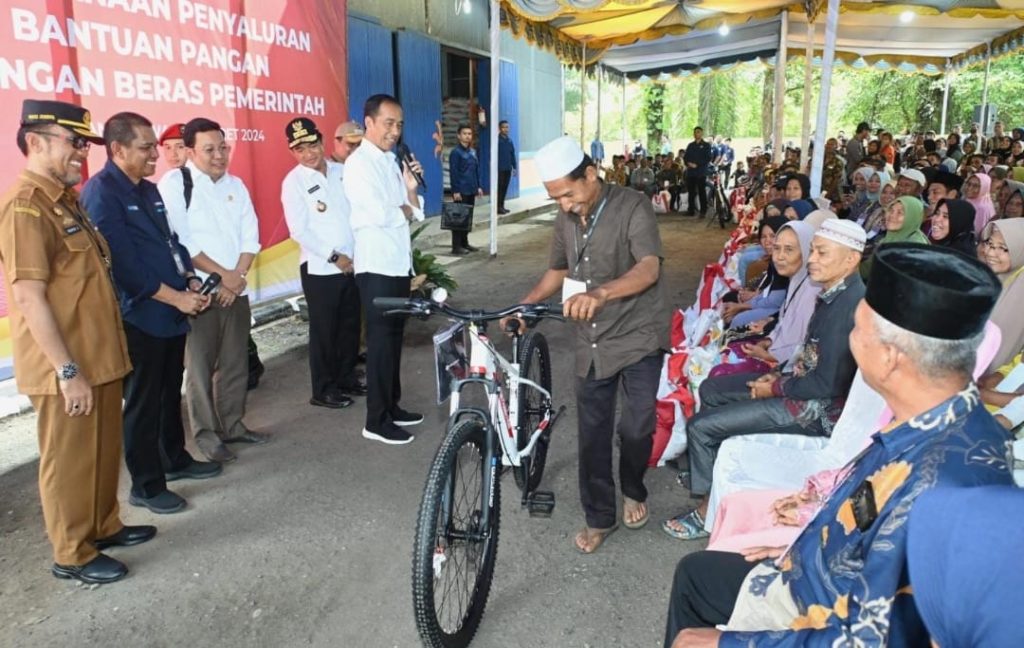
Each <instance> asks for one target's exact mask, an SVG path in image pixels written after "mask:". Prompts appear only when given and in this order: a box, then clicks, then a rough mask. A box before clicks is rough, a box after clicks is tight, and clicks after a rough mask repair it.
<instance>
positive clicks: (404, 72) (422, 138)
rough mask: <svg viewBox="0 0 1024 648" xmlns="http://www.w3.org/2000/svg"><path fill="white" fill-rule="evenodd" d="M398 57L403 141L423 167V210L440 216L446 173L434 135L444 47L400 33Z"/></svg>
mask: <svg viewBox="0 0 1024 648" xmlns="http://www.w3.org/2000/svg"><path fill="white" fill-rule="evenodd" d="M395 54H396V61H395V62H396V64H397V69H398V87H397V92H398V99H399V101H401V102H402V108H403V115H404V117H405V127H404V128H403V130H402V139H403V141H404V142H405V144H406V146H408V147H409V149H410V150H412V152H413V155H415V156H416V159H418V160H419V161H420V164H422V165H423V179H424V181H425V182H426V185H427V188H426V191H425V192H424V211H425V213H427V214H439V213H441V197H442V195H443V187H442V177H443V170H442V169H441V160H440V159H439V157H438V156H437V155H435V146H436V141H435V140H434V135H435V133H436V132H437V121H438V120H440V119H441V45H440V44H439V43H438V42H437V41H436V40H433V39H432V38H428V37H427V36H424V35H423V34H418V33H416V32H412V31H398V32H395ZM438 153H439V151H438Z"/></svg>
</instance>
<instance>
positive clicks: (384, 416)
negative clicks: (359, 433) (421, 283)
mask: <svg viewBox="0 0 1024 648" xmlns="http://www.w3.org/2000/svg"><path fill="white" fill-rule="evenodd" d="M356 285H358V286H359V297H360V299H361V300H362V302H363V311H364V312H365V313H366V387H367V394H366V429H368V430H370V431H371V432H379V431H380V429H381V426H382V425H384V423H386V422H389V421H391V420H392V412H393V411H394V409H395V408H396V407H397V406H398V401H399V400H400V399H401V398H402V381H401V376H400V371H399V370H400V367H401V365H402V334H403V333H404V332H405V318H404V317H400V316H399V317H384V315H383V314H382V313H381V311H379V310H377V307H376V306H374V305H373V298H374V297H408V296H409V277H390V276H387V275H379V274H373V273H369V272H365V273H362V274H358V275H356Z"/></svg>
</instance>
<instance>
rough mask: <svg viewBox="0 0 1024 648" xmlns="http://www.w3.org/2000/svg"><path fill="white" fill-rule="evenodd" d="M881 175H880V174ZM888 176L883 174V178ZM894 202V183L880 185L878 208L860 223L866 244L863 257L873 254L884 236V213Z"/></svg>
mask: <svg viewBox="0 0 1024 648" xmlns="http://www.w3.org/2000/svg"><path fill="white" fill-rule="evenodd" d="M880 175H882V174H880ZM888 176H889V174H887V173H885V174H884V177H886V178H888ZM895 201H896V181H895V180H887V181H886V182H885V184H883V185H882V190H881V192H880V193H879V198H878V207H876V208H875V210H874V211H872V212H871V213H870V214H868V216H867V217H866V218H865V219H864V222H863V223H861V227H863V228H864V231H865V232H867V235H868V242H867V245H865V246H864V256H865V257H870V256H871V255H872V254H874V252H875V248H876V247H877V246H878V244H879V243H880V242H881V241H882V238H883V237H884V236H885V212H886V210H887V209H889V205H891V204H893V203H894V202H895Z"/></svg>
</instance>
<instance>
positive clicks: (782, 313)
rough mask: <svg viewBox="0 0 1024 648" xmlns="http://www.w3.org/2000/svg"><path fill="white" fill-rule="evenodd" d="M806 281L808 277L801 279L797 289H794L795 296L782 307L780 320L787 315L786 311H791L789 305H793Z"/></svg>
mask: <svg viewBox="0 0 1024 648" xmlns="http://www.w3.org/2000/svg"><path fill="white" fill-rule="evenodd" d="M805 281H807V275H804V278H803V279H801V280H800V283H798V284H797V285H796V288H795V289H793V294H792V295H790V296H789V299H787V300H786V303H785V304H783V305H782V310H780V311H779V319H780V320H781V319H782V318H783V317H784V316H785V315H786V311H788V310H789V305H790V304H792V303H793V300H794V299H796V294H797V293H798V292H800V286H802V285H804V282H805Z"/></svg>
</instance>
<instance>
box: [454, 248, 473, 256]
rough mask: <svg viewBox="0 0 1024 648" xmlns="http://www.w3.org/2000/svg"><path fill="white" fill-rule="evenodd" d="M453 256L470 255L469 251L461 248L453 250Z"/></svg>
mask: <svg viewBox="0 0 1024 648" xmlns="http://www.w3.org/2000/svg"><path fill="white" fill-rule="evenodd" d="M452 254H454V255H455V256H466V255H467V254H469V250H467V249H466V248H461V247H457V248H452Z"/></svg>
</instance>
